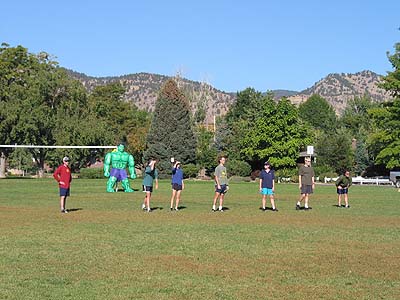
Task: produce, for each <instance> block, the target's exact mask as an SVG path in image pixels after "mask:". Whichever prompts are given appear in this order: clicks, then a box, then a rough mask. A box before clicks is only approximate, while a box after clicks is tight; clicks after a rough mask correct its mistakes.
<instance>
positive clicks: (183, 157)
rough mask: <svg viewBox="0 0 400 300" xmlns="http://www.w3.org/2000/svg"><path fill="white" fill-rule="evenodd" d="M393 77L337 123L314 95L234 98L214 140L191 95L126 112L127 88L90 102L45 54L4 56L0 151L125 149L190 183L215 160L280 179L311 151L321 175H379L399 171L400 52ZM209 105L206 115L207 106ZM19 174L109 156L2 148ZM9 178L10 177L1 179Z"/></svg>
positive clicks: (243, 94)
mask: <svg viewBox="0 0 400 300" xmlns="http://www.w3.org/2000/svg"><path fill="white" fill-rule="evenodd" d="M388 59H389V61H390V62H391V63H392V65H393V69H394V70H393V71H392V72H388V74H387V76H385V77H384V78H383V81H382V83H381V84H380V85H381V87H383V88H384V89H386V90H387V91H388V93H389V95H390V96H388V100H387V101H385V102H383V103H376V102H373V101H372V100H371V99H370V98H369V97H368V95H365V96H363V97H359V98H354V99H353V100H351V101H349V102H348V103H347V107H346V109H345V110H344V112H343V114H342V115H340V116H337V115H336V114H335V112H334V110H333V108H332V107H331V106H330V105H329V103H328V102H327V101H326V100H325V99H324V98H322V97H321V96H318V95H312V96H311V97H310V98H309V99H307V101H305V102H304V103H302V104H300V106H299V107H297V106H295V105H293V104H291V103H290V101H289V100H288V99H286V98H281V99H280V100H279V101H275V100H274V99H273V95H272V94H271V93H266V94H263V93H261V92H258V91H256V90H254V89H252V88H247V89H245V90H243V91H240V92H238V93H237V97H236V102H235V103H234V104H233V105H232V106H231V107H230V109H229V111H228V113H227V114H226V115H225V116H223V117H220V118H218V119H217V122H216V126H215V127H216V131H215V132H214V131H213V130H210V128H208V127H206V126H204V118H205V114H204V112H203V113H202V111H201V109H203V110H204V107H203V108H202V107H200V108H198V111H195V112H193V111H192V110H191V103H190V99H191V95H187V92H186V91H184V90H181V89H180V88H179V86H178V84H177V81H176V80H174V79H170V80H168V81H167V82H166V83H165V84H164V85H163V87H162V88H161V90H160V91H159V95H158V99H157V102H156V106H155V110H154V112H153V113H147V112H145V111H141V110H139V109H138V108H137V107H136V106H135V105H134V104H132V103H128V102H125V101H124V100H123V95H124V93H125V88H124V87H123V86H122V85H121V84H120V83H110V84H107V85H105V86H99V87H96V88H95V89H94V90H93V91H92V92H90V93H89V92H87V91H86V89H85V88H84V86H83V85H82V84H81V83H80V82H79V81H77V80H74V79H72V78H71V77H70V76H68V74H67V73H66V72H65V70H64V69H63V68H61V67H60V66H59V65H58V63H57V62H55V61H54V59H53V58H52V57H51V56H50V55H48V54H47V53H45V52H42V53H39V54H32V53H29V52H28V50H27V49H26V48H24V47H22V46H17V47H10V46H9V45H7V44H4V43H3V44H2V46H1V48H0V143H1V144H34V145H88V146H90V145H114V144H117V143H119V142H121V141H122V142H125V143H126V145H127V151H129V152H130V153H132V154H133V155H134V157H135V159H136V162H137V164H139V165H140V164H142V163H144V162H145V161H146V160H147V159H149V158H150V157H155V158H157V159H159V160H160V164H159V167H160V170H161V173H167V172H168V170H169V167H170V164H169V161H170V158H171V157H175V158H176V159H178V160H180V161H182V163H183V164H184V166H185V168H186V169H185V173H186V174H189V175H190V176H196V174H197V173H198V172H199V170H203V173H204V174H205V175H211V173H212V171H213V168H214V167H215V165H216V159H217V156H218V155H222V154H223V155H226V156H228V158H229V160H228V161H229V162H228V167H229V169H230V172H231V175H238V176H248V175H250V173H251V172H252V171H255V170H258V169H260V168H261V166H262V164H263V162H264V161H266V160H268V161H270V163H271V164H272V165H273V166H274V168H275V169H277V171H278V172H280V174H281V175H282V176H284V175H285V176H291V175H294V174H295V173H296V168H297V161H298V157H299V152H300V151H303V150H305V148H306V146H307V145H314V147H315V151H316V154H317V157H316V164H315V169H316V172H317V174H318V175H322V174H328V173H340V172H342V171H343V170H344V169H350V170H352V171H353V172H354V173H355V174H361V175H363V174H374V173H376V174H378V173H379V174H381V173H382V172H384V171H386V170H388V169H392V168H397V167H400V99H399V96H400V44H399V43H398V44H396V45H395V53H394V54H393V55H390V54H388ZM204 105H207V104H206V103H205V104H204ZM1 151H2V153H1V156H2V160H3V163H1V162H0V176H1V172H2V171H1V166H2V165H3V168H4V165H5V163H4V160H5V159H7V160H8V163H9V164H10V165H13V166H15V167H18V166H25V165H31V166H32V162H31V161H30V159H29V158H30V157H31V158H33V159H34V164H33V167H35V168H37V170H38V171H39V173H43V170H44V164H45V163H46V164H48V165H50V166H55V165H56V164H57V163H58V162H59V159H60V157H62V156H64V155H69V156H71V160H72V161H74V162H75V164H74V165H73V167H74V168H75V169H77V170H79V169H80V168H83V167H86V166H88V165H90V164H91V163H92V162H93V160H96V159H101V158H102V157H103V156H104V154H105V153H104V150H98V151H96V152H94V151H90V150H88V149H79V150H70V149H68V150H66V149H57V150H48V149H30V150H21V149H18V150H15V149H7V148H2V149H1ZM3 172H4V170H3Z"/></svg>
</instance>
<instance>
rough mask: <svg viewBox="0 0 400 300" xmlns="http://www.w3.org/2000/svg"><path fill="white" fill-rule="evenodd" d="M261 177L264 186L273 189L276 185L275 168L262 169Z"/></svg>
mask: <svg viewBox="0 0 400 300" xmlns="http://www.w3.org/2000/svg"><path fill="white" fill-rule="evenodd" d="M260 179H262V183H261V187H262V188H264V189H265V188H267V189H272V188H273V187H274V184H273V181H274V179H275V174H274V170H269V172H267V171H265V170H261V173H260Z"/></svg>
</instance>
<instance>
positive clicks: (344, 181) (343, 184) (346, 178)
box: [335, 170, 353, 208]
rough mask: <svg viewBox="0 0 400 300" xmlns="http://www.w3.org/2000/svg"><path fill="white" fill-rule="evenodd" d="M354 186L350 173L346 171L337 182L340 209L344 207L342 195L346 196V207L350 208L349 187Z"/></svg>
mask: <svg viewBox="0 0 400 300" xmlns="http://www.w3.org/2000/svg"><path fill="white" fill-rule="evenodd" d="M352 184H353V182H352V180H351V177H350V171H349V170H346V171H345V172H344V174H343V175H340V176H339V178H338V179H337V180H336V183H335V185H336V192H337V194H338V207H342V195H344V203H345V207H346V208H349V207H350V205H349V196H348V194H349V187H350V186H351V185H352Z"/></svg>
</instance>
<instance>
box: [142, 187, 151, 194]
mask: <svg viewBox="0 0 400 300" xmlns="http://www.w3.org/2000/svg"><path fill="white" fill-rule="evenodd" d="M142 188H143V192H145V193H147V192H150V193H152V192H153V187H152V186H146V185H142Z"/></svg>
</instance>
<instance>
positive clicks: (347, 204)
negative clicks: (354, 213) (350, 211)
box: [344, 194, 349, 207]
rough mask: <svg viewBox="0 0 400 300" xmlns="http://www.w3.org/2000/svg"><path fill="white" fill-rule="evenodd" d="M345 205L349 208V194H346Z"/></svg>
mask: <svg viewBox="0 0 400 300" xmlns="http://www.w3.org/2000/svg"><path fill="white" fill-rule="evenodd" d="M344 203H345V204H346V207H348V206H349V196H348V194H344Z"/></svg>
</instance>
